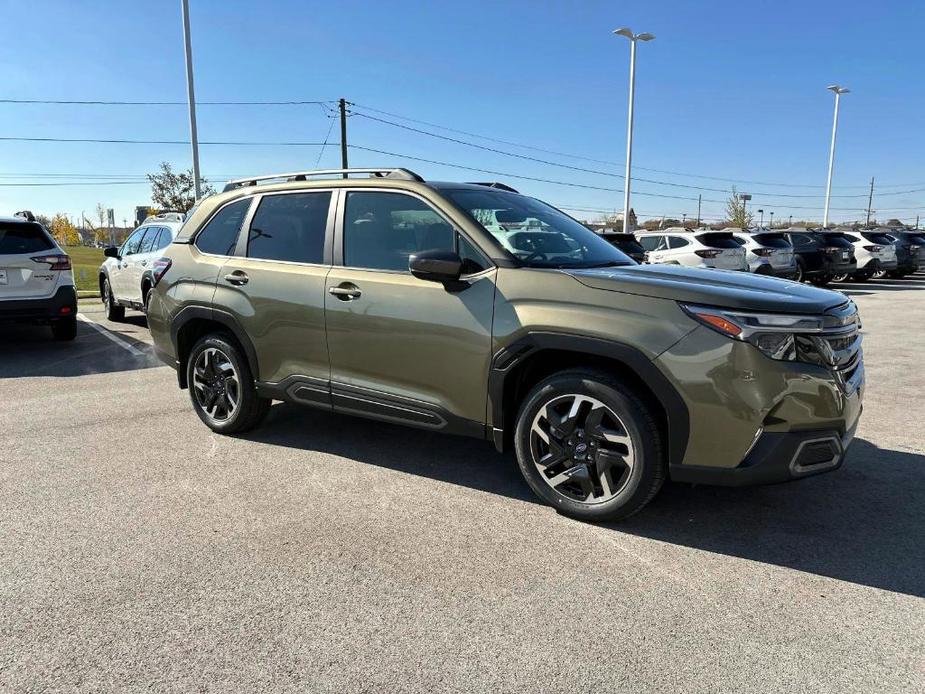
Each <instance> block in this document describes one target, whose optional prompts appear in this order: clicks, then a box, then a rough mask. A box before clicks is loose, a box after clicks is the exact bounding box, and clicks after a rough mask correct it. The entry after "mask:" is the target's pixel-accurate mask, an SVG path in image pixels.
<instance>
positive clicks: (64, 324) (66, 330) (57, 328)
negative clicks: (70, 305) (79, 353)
mask: <svg viewBox="0 0 925 694" xmlns="http://www.w3.org/2000/svg"><path fill="white" fill-rule="evenodd" d="M51 334H52V337H54V338H55V340H57V341H58V342H70V341H71V340H73V339H74V338H75V337H77V317H76V316H71V317H70V318H59V319H57V320H54V321H52V322H51Z"/></svg>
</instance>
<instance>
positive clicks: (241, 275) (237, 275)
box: [225, 270, 248, 287]
mask: <svg viewBox="0 0 925 694" xmlns="http://www.w3.org/2000/svg"><path fill="white" fill-rule="evenodd" d="M225 281H226V282H228V283H230V284H233V285H235V286H236V287H240V286H241V285H243V284H247V282H248V277H247V273H246V272H244V271H242V270H235V271H234V272H230V273H228V274H227V275H225Z"/></svg>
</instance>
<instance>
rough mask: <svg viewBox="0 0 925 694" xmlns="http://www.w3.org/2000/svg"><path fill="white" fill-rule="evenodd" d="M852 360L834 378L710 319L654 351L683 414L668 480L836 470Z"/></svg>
mask: <svg viewBox="0 0 925 694" xmlns="http://www.w3.org/2000/svg"><path fill="white" fill-rule="evenodd" d="M855 363H856V366H854V367H852V369H851V370H850V371H849V372H846V375H845V376H844V379H846V380H839V377H838V376H836V375H835V374H833V372H831V371H830V370H829V369H827V368H824V367H821V366H815V365H812V364H806V363H802V362H785V361H777V360H773V359H770V358H769V357H766V356H765V355H764V354H762V353H761V352H760V351H758V350H757V349H755V348H754V347H753V346H751V345H749V344H747V343H743V342H738V341H734V340H729V339H728V338H726V337H724V336H722V335H719V334H718V333H716V332H714V331H712V330H710V329H708V328H705V327H702V328H698V329H697V330H695V331H693V332H692V333H690V334H689V335H688V336H687V337H685V338H684V339H682V340H681V341H680V342H678V343H677V344H675V345H674V346H673V347H671V349H669V350H668V351H667V352H664V353H663V354H662V355H660V356H659V357H658V358H657V359H656V364H657V365H658V366H659V367H660V368H661V369H662V370H663V372H664V373H665V375H666V376H667V377H668V379H669V380H670V381H671V382H672V383H673V384H674V385H675V387H676V389H677V391H678V393H679V394H680V395H681V397H682V399H683V400H684V402H685V405H686V406H687V410H688V412H689V414H690V427H689V433H688V437H687V442H686V444H687V445H686V446H685V448H684V454H683V458H682V459H681V460H672V461H670V462H671V464H670V466H669V474H670V477H671V479H673V480H677V481H681V482H694V483H700V484H717V485H725V486H744V485H752V484H769V483H774V482H784V481H787V480H792V479H799V478H802V477H807V476H809V475H814V474H818V473H821V472H827V471H830V470H836V469H838V467H839V466H840V465H841V463H842V460H843V459H844V455H845V451H846V450H847V448H848V444H849V443H850V442H851V439H852V438H853V435H854V430H855V428H856V427H857V423H858V419H859V417H860V414H861V410H862V402H863V396H864V366H863V355H862V354H860V353H859V356H858V359H857V361H856V362H855ZM826 450H828V453H829V454H828V455H825V453H826Z"/></svg>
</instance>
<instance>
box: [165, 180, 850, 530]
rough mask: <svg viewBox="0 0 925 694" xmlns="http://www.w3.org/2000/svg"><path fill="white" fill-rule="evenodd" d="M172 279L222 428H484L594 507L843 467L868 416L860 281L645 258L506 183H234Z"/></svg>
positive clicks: (170, 350) (182, 381)
mask: <svg viewBox="0 0 925 694" xmlns="http://www.w3.org/2000/svg"><path fill="white" fill-rule="evenodd" d="M358 175H362V176H363V177H362V178H361V177H357V176H358ZM152 278H153V280H154V282H155V287H154V292H153V295H152V296H151V299H150V303H149V307H148V320H149V324H150V328H151V334H152V336H153V338H154V343H155V348H156V350H157V352H158V354H159V355H160V357H161V358H162V359H163V360H164V361H166V362H167V363H168V364H170V365H171V366H173V367H174V368H176V370H177V375H178V381H179V385H180V387H181V388H188V389H189V391H190V397H191V400H192V404H193V408H194V409H195V411H196V413H197V414H198V415H199V417H200V418H201V419H202V421H203V422H205V424H206V425H207V426H209V427H210V428H211V429H212V430H214V431H216V432H219V433H223V434H232V433H236V432H241V431H244V430H246V429H249V428H251V427H253V426H255V425H256V424H258V423H259V422H260V421H261V420H262V419H263V417H264V416H265V415H266V413H267V411H268V409H269V406H270V403H271V401H273V400H284V401H287V402H292V403H301V404H304V405H310V406H312V407H317V408H321V409H324V410H329V411H333V412H340V413H344V414H349V415H359V416H363V417H370V418H373V419H381V420H386V421H389V422H396V423H401V424H407V425H410V426H414V427H420V428H423V429H430V430H434V431H442V432H446V433H451V434H461V435H466V436H476V437H479V438H483V439H487V440H489V441H492V442H493V443H494V445H495V447H496V448H497V449H498V450H499V451H504V450H510V449H513V450H514V451H515V452H516V457H517V462H518V465H519V467H520V470H521V472H522V473H523V476H524V478H525V479H526V481H527V483H528V484H529V485H530V487H531V488H532V489H533V491H534V492H536V494H538V495H539V496H540V497H542V498H543V499H544V500H545V501H546V502H548V503H549V504H550V505H552V506H554V507H555V508H557V509H558V510H560V511H561V512H563V513H566V514H568V515H571V516H575V517H578V518H582V519H586V520H605V519H618V518H623V517H626V516H628V515H630V514H632V513H634V512H635V511H638V510H639V509H640V508H642V507H643V506H644V505H645V504H646V503H647V502H648V501H649V500H651V499H652V498H653V496H655V494H656V493H657V492H658V490H659V488H660V487H661V485H662V483H663V482H664V481H665V480H666V479H668V478H670V479H672V480H678V481H683V482H696V483H705V484H721V485H745V484H761V483H770V482H780V481H784V480H789V479H795V478H800V477H805V476H808V475H812V474H815V473H819V472H824V471H828V470H833V469H835V468H837V467H839V466H840V465H841V463H842V460H843V459H844V455H845V450H846V448H847V446H848V444H849V443H850V441H851V439H852V436H853V434H854V431H855V427H856V425H857V421H858V417H859V415H860V412H861V399H862V394H863V381H864V367H863V362H862V353H861V336H860V334H859V329H860V323H859V319H858V314H857V309H856V308H855V306H854V304H853V303H852V302H850V301H849V300H847V299H846V298H845V296H844V295H842V294H838V293H835V292H831V291H827V290H823V289H818V288H814V287H809V286H805V285H801V284H797V283H794V282H789V281H786V280H778V279H773V278H767V277H760V276H755V275H749V274H747V273H740V272H725V271H719V270H700V269H691V268H682V267H674V266H665V265H637V264H636V263H635V262H633V261H632V260H631V259H629V258H628V257H627V256H626V255H624V254H623V253H622V252H621V251H619V250H618V249H617V248H615V247H614V246H612V245H611V244H609V243H607V241H606V240H604V239H602V238H601V237H599V236H597V235H596V234H594V233H593V232H592V231H590V230H589V229H587V228H586V227H584V226H582V225H581V224H579V223H578V222H576V221H575V220H574V219H572V218H571V217H569V216H568V215H566V214H564V213H562V212H560V211H559V210H557V209H555V208H553V207H551V206H549V205H547V204H545V203H543V202H540V201H538V200H535V199H533V198H530V197H526V196H524V195H520V194H519V193H517V191H515V190H514V189H512V188H510V187H509V186H506V185H504V184H501V183H437V182H431V181H425V180H423V179H422V178H421V177H420V176H418V175H417V174H414V173H412V172H410V171H408V170H405V169H394V170H372V169H350V170H343V171H341V170H337V171H317V172H301V173H292V174H282V175H276V176H264V177H258V178H254V179H248V180H242V181H233V182H231V183H229V184H228V185H226V186H225V189H224V191H223V192H222V193H220V194H218V195H213V196H210V197H208V198H205V199H204V200H202V201H200V202H199V203H198V205H197V206H196V207H195V208H194V209H193V210H191V212H190V214H189V215H188V217H187V221H186V223H185V224H184V226H183V228H182V229H181V230H180V232H179V234H178V236H177V238H176V240H175V241H174V242H173V243H172V244H171V245H170V246H168V247H167V249H166V250H165V254H164V257H162V258H160V259H158V260H156V261H155V262H154V265H153V268H152ZM344 426H345V427H353V426H360V425H359V423H358V422H355V421H345V423H344Z"/></svg>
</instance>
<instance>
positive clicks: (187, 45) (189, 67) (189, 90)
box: [180, 0, 201, 200]
mask: <svg viewBox="0 0 925 694" xmlns="http://www.w3.org/2000/svg"><path fill="white" fill-rule="evenodd" d="M180 8H181V10H182V12H183V47H184V50H185V53H186V95H187V98H188V101H189V132H190V142H191V143H192V146H193V189H194V192H195V194H196V200H198V199H199V195H200V193H201V188H200V182H199V135H198V134H197V132H196V94H195V92H194V90H193V46H192V43H191V41H190V31H189V0H181V2H180Z"/></svg>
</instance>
